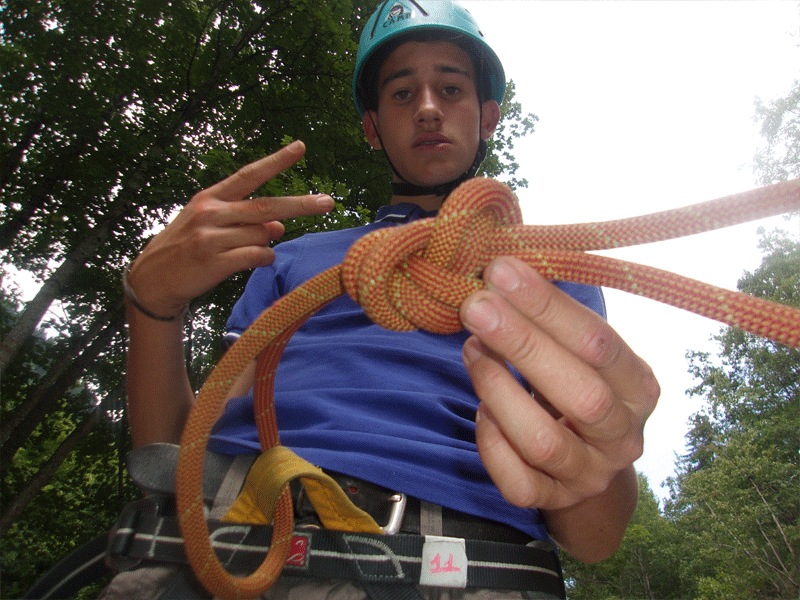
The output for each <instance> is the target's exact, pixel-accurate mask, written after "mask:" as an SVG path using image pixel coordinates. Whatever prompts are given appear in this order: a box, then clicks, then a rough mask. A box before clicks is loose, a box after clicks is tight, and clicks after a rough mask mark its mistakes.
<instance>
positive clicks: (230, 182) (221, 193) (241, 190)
mask: <svg viewBox="0 0 800 600" xmlns="http://www.w3.org/2000/svg"><path fill="white" fill-rule="evenodd" d="M305 151H306V146H305V144H303V142H301V141H300V140H295V141H294V142H292V143H291V144H289V145H287V146H284V147H283V148H281V149H280V150H278V151H277V152H274V153H272V154H270V155H269V156H265V157H264V158H262V159H259V160H257V161H255V162H252V163H250V164H248V165H245V166H244V167H242V168H241V169H239V170H238V171H236V173H234V174H233V175H231V176H230V177H227V178H226V179H223V180H222V181H220V182H219V183H217V184H215V185H213V186H211V187H210V188H208V190H206V191H207V192H208V193H209V194H211V195H213V196H215V197H217V198H220V199H222V200H226V201H234V200H241V199H242V198H244V197H246V196H249V195H250V194H252V193H253V192H254V191H256V190H257V189H258V188H259V187H261V186H262V185H263V184H265V183H266V182H267V181H269V180H270V179H272V178H273V177H275V175H277V174H278V173H281V172H282V171H285V170H286V169H288V168H289V167H291V166H292V165H293V164H295V163H296V162H297V161H298V160H300V159H301V158H302V156H303V154H305Z"/></svg>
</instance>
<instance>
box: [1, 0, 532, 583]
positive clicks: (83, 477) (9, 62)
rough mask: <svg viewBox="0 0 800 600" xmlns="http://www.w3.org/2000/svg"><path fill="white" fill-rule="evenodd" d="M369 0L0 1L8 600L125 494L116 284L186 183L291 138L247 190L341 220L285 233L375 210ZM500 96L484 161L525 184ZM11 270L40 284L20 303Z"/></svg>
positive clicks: (509, 114)
mask: <svg viewBox="0 0 800 600" xmlns="http://www.w3.org/2000/svg"><path fill="white" fill-rule="evenodd" d="M374 5H375V2H374V0H328V1H327V2H318V1H312V0H269V1H267V0H264V1H258V0H256V1H251V0H194V1H191V2H173V3H159V2H155V3H154V2H149V1H145V0H96V1H91V2H90V1H87V2H71V1H65V0H43V1H41V2H36V3H31V2H25V1H22V0H11V1H10V2H8V3H6V4H5V5H4V6H3V7H2V8H0V40H1V42H0V67H1V68H0V107H1V108H2V115H0V120H1V121H2V125H0V187H2V190H3V192H2V203H0V253H2V260H3V263H2V265H3V266H2V269H3V287H2V292H3V294H2V301H3V303H4V304H3V306H4V307H5V308H4V313H3V321H2V331H1V333H2V342H0V372H2V384H3V397H2V415H0V417H2V418H0V424H1V425H2V427H1V428H0V434H1V435H0V442H2V449H0V450H1V453H0V456H2V462H0V465H1V468H2V471H3V473H2V475H3V515H4V516H5V518H4V519H2V520H1V521H0V525H1V526H2V527H3V528H4V529H5V530H4V543H3V549H2V551H3V558H2V560H3V572H4V583H5V585H6V587H5V589H4V595H11V596H15V595H19V594H20V593H21V592H22V591H23V590H24V589H25V587H26V586H27V584H29V583H30V582H31V578H32V577H34V576H35V575H36V574H37V572H39V573H40V572H41V570H42V568H43V567H44V566H45V565H46V564H47V563H48V561H49V562H50V563H52V562H54V561H55V560H56V559H58V558H61V557H62V556H63V555H64V554H65V553H66V550H67V549H68V548H69V547H71V546H72V545H74V544H76V543H79V542H80V541H82V540H85V539H87V538H90V537H93V536H94V535H97V534H98V533H100V532H101V531H102V530H103V529H105V528H107V527H108V526H109V525H110V523H111V521H113V515H114V513H115V512H116V511H117V509H118V508H119V504H120V503H121V502H124V501H125V500H126V499H127V498H128V497H130V495H131V494H133V493H134V491H133V490H131V489H129V488H127V487H126V485H124V484H120V481H124V477H123V475H124V473H123V471H122V468H121V466H120V465H121V461H120V457H121V455H122V454H123V453H124V451H125V447H126V444H127V437H126V431H125V418H124V409H125V405H124V402H123V401H122V399H120V398H118V397H117V396H115V393H116V391H117V390H118V389H119V386H120V385H121V383H122V381H123V369H124V367H123V356H124V327H123V318H122V313H121V311H120V301H121V290H120V286H119V282H118V278H119V271H120V269H121V267H122V265H124V264H125V263H126V262H128V261H130V260H131V259H132V258H133V257H134V256H136V254H137V253H138V251H139V250H140V249H141V248H142V247H143V246H144V244H145V243H146V242H147V240H148V238H149V237H150V236H151V235H152V232H153V230H154V229H157V228H159V227H160V226H161V225H162V224H163V223H164V222H166V221H167V220H168V219H169V218H170V216H171V215H172V214H173V213H174V211H175V210H176V209H177V208H179V207H180V206H181V205H182V204H183V203H184V202H186V201H187V200H188V199H189V198H190V197H191V196H192V195H193V194H194V193H196V192H197V191H198V190H200V189H202V188H204V187H208V186H209V185H211V184H212V183H214V182H216V181H218V180H219V179H221V178H223V177H225V176H227V175H229V174H230V173H232V172H233V171H235V170H236V169H237V168H239V167H241V166H242V165H243V164H246V163H247V162H250V161H252V160H254V159H256V158H259V157H261V156H264V155H265V154H268V153H271V152H273V151H274V150H275V149H276V148H277V147H278V145H280V144H281V143H286V142H287V141H289V140H291V139H298V138H299V139H302V140H304V141H305V142H306V145H307V148H308V152H307V154H306V156H305V158H304V159H303V161H301V162H300V163H299V164H298V165H296V166H295V167H294V168H293V169H291V170H290V171H287V172H286V173H284V174H282V175H281V176H280V177H278V178H276V179H275V180H273V181H271V182H269V183H268V184H267V185H265V186H264V187H263V188H262V189H261V190H259V192H258V193H260V194H262V195H283V194H300V193H307V192H327V193H330V194H331V195H332V196H333V197H334V198H335V199H336V201H337V210H336V211H334V212H333V213H332V214H330V215H326V216H324V217H309V218H306V219H297V220H295V221H293V222H290V223H287V235H286V236H285V237H287V238H290V237H294V236H297V235H301V234H302V233H304V232H306V231H310V230H321V229H333V228H338V227H346V226H351V225H353V224H356V223H360V222H363V221H364V220H365V219H367V218H369V216H370V215H371V214H372V212H373V211H374V210H375V209H376V208H377V207H378V206H380V205H382V204H384V203H385V201H386V200H387V198H388V195H389V186H388V184H387V176H386V175H387V173H388V167H387V166H386V164H385V162H384V160H383V157H382V155H381V154H379V153H373V152H366V151H365V150H366V148H367V146H366V144H365V142H364V140H363V133H362V132H361V127H360V122H359V120H358V115H357V113H356V111H355V108H354V107H353V106H352V101H351V99H350V77H351V75H352V70H353V63H354V60H355V51H356V47H357V33H358V32H360V30H361V28H362V26H363V23H364V22H365V21H366V18H367V17H368V16H369V14H371V12H372V9H373V8H374ZM507 98H508V104H507V105H505V107H504V117H503V118H504V125H503V127H506V129H502V127H501V130H500V131H498V133H497V135H496V136H495V143H496V144H497V151H494V150H490V156H489V157H488V159H487V161H486V167H485V169H486V172H487V174H490V175H492V176H494V177H498V178H507V179H508V180H509V183H510V184H511V185H512V186H514V185H522V184H523V182H517V181H516V180H515V179H514V174H515V172H516V168H517V166H516V164H515V162H514V159H513V154H512V152H511V149H512V146H513V140H514V139H515V138H516V137H517V136H519V135H523V134H524V133H527V132H529V131H531V130H532V125H533V121H534V120H535V117H533V116H532V115H528V116H525V117H523V116H522V114H523V113H522V111H521V107H520V106H519V104H516V103H514V102H513V84H511V83H510V84H509V91H508V94H507ZM11 266H13V267H15V268H17V269H25V270H28V271H30V272H32V273H33V274H35V276H36V277H37V279H38V280H39V282H40V283H41V289H40V291H39V293H38V294H37V295H36V297H35V298H34V299H33V300H31V301H30V302H28V303H27V304H25V305H22V304H21V303H20V302H19V298H18V297H17V296H15V294H14V293H13V290H12V285H11V280H10V275H9V273H10V267H11ZM245 278H246V274H241V275H239V276H237V277H234V278H232V279H231V280H229V281H227V282H225V283H224V284H222V285H220V286H218V287H217V288H216V289H215V290H213V291H211V292H209V293H208V294H206V295H205V296H204V297H202V298H198V299H197V300H196V301H195V302H194V303H193V304H192V307H191V316H190V318H188V319H187V329H186V334H187V339H188V340H189V342H190V343H189V344H188V352H187V361H189V362H190V363H191V371H192V373H193V374H194V384H195V387H199V386H200V385H201V383H202V381H203V379H204V377H205V374H206V373H207V372H208V370H209V369H210V367H211V365H213V364H215V363H216V360H217V359H218V358H219V355H220V354H221V351H222V350H221V348H220V347H219V345H218V343H217V341H218V340H219V339H220V332H221V331H222V329H223V327H224V322H225V319H226V315H227V314H228V313H229V312H230V308H231V306H232V304H233V302H234V300H235V298H237V297H238V296H239V294H240V293H241V290H242V287H243V283H244V280H245ZM104 402H105V404H104ZM98 406H99V407H100V409H98ZM81 436H83V437H81ZM76 441H77V442H78V443H77V446H76V448H75V450H73V451H72V452H71V453H66V450H67V449H68V447H69V446H68V445H71V444H73V443H75V442H76ZM64 444H68V445H66V446H65V445H64ZM109 456H111V457H113V460H109ZM59 462H60V467H59V468H58V469H57V470H55V468H56V466H57V463H59ZM79 467H83V468H79ZM53 473H54V474H53ZM87 478H88V479H87ZM29 480H30V481H33V482H36V484H35V485H36V486H41V487H40V488H39V490H40V491H39V492H38V493H35V492H36V490H35V489H34V487H35V486H34V487H31V484H29V483H28V482H29ZM56 507H57V508H56ZM88 514H94V515H98V516H97V518H96V519H95V518H94V517H92V518H88V517H87V515H88ZM57 515H58V516H59V517H61V518H62V520H61V521H59V523H58V524H57V525H56V526H54V525H53V522H54V521H55V519H56V516H57ZM34 549H35V550H34ZM29 550H30V551H29Z"/></svg>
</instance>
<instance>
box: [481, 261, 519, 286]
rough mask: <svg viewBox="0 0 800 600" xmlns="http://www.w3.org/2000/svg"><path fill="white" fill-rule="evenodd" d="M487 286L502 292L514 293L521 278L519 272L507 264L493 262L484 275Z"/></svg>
mask: <svg viewBox="0 0 800 600" xmlns="http://www.w3.org/2000/svg"><path fill="white" fill-rule="evenodd" d="M486 280H487V282H488V283H489V284H491V285H493V286H494V287H496V288H497V289H498V290H500V291H503V292H514V291H516V290H517V288H519V285H520V282H521V281H522V278H521V277H520V274H519V272H518V271H517V270H516V269H515V268H514V267H513V266H511V265H510V264H508V263H507V262H494V263H492V265H491V266H490V267H489V272H488V273H487V274H486Z"/></svg>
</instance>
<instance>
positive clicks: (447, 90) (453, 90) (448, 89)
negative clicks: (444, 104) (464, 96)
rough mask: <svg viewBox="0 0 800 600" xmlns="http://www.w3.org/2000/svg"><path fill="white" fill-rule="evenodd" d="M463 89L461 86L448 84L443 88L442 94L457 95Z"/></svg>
mask: <svg viewBox="0 0 800 600" xmlns="http://www.w3.org/2000/svg"><path fill="white" fill-rule="evenodd" d="M460 91H461V88H460V87H458V86H457V85H446V86H445V87H444V88H442V94H443V95H444V96H455V95H456V94H458V93H459V92H460Z"/></svg>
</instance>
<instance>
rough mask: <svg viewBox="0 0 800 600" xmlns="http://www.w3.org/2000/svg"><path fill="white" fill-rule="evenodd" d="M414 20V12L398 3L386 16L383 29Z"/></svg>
mask: <svg viewBox="0 0 800 600" xmlns="http://www.w3.org/2000/svg"><path fill="white" fill-rule="evenodd" d="M413 18H414V10H413V9H410V10H409V9H408V8H407V7H406V6H403V5H402V4H400V3H399V2H396V3H395V4H394V5H393V6H392V8H390V9H389V12H388V13H387V14H386V19H384V21H383V27H389V26H390V25H394V24H395V23H399V22H400V21H405V20H406V19H413Z"/></svg>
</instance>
